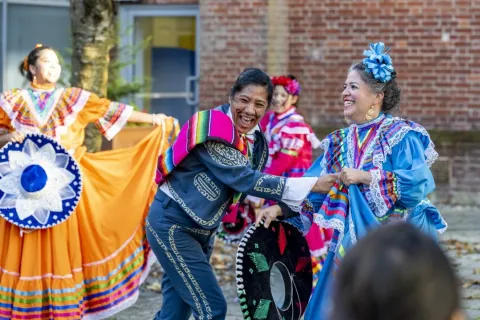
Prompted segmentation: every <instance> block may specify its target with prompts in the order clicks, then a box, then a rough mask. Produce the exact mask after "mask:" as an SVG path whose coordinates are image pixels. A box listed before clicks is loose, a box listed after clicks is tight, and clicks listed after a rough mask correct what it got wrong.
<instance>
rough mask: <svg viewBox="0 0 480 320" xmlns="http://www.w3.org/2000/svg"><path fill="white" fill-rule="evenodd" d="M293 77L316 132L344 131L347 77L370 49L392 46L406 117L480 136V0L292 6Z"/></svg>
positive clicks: (303, 0)
mask: <svg viewBox="0 0 480 320" xmlns="http://www.w3.org/2000/svg"><path fill="white" fill-rule="evenodd" d="M289 1H290V4H289V7H290V13H289V21H290V41H289V44H290V60H289V71H290V72H292V73H294V74H296V75H298V77H299V78H300V79H301V80H302V84H303V87H304V91H303V94H302V96H301V99H302V106H304V107H305V108H306V109H307V110H308V113H309V114H310V115H311V117H310V118H311V119H312V121H313V122H314V125H320V126H324V125H332V124H333V125H341V122H342V117H341V103H340V99H339V96H340V93H341V91H342V86H343V81H344V79H345V70H346V69H347V68H348V67H349V66H350V64H351V63H352V62H354V61H359V60H360V59H361V58H362V52H363V50H364V49H366V46H367V44H368V43H369V42H376V41H383V42H385V43H386V44H387V45H389V46H391V56H392V59H393V63H394V66H395V68H396V70H397V71H398V83H399V85H400V87H401V88H402V103H401V112H400V114H401V115H402V116H405V117H408V118H411V119H413V120H416V121H419V122H420V123H422V124H423V125H425V126H426V127H427V128H435V129H443V130H472V129H473V130H479V129H480V121H479V120H480V100H479V99H478V96H479V94H480V89H479V88H480V76H479V75H478V71H479V70H480V1H460V0H459V1H455V0H449V1H446V0H383V1H373V0H289Z"/></svg>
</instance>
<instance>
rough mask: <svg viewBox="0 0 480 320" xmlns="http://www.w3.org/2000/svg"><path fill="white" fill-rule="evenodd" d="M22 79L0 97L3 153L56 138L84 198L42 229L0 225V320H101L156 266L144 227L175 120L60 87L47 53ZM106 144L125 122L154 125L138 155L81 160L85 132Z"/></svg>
mask: <svg viewBox="0 0 480 320" xmlns="http://www.w3.org/2000/svg"><path fill="white" fill-rule="evenodd" d="M21 70H22V74H24V75H26V77H27V79H28V80H30V81H31V87H30V88H28V89H26V90H24V89H13V90H10V91H7V92H4V93H3V94H1V95H0V146H3V145H5V144H6V143H7V142H10V141H18V142H20V141H22V140H23V138H24V136H25V134H27V133H41V134H44V135H47V136H49V137H52V138H54V139H55V140H56V141H57V142H59V143H60V144H61V145H62V146H63V147H65V149H67V150H68V152H69V153H70V154H71V155H72V156H73V158H74V159H75V160H76V161H77V163H78V164H79V167H80V171H81V173H82V181H83V190H82V194H81V197H80V200H79V202H78V205H77V207H76V209H75V211H74V212H73V214H72V215H71V216H70V217H69V218H68V219H67V220H66V221H65V222H63V223H60V224H57V225H55V226H53V227H51V228H47V229H41V230H32V229H30V230H22V229H20V228H19V227H17V226H16V225H13V224H11V223H10V222H8V221H7V220H4V219H2V218H0V237H1V239H2V240H1V243H0V319H52V318H54V319H103V318H106V317H109V316H111V315H113V314H114V313H117V312H118V311H120V310H123V309H125V308H127V307H128V306H130V305H132V304H133V303H134V302H135V301H136V299H137V298H138V294H139V285H140V283H141V282H142V280H143V279H144V278H145V276H146V273H147V272H148V267H149V263H150V262H151V261H153V260H152V259H153V255H150V248H149V246H148V244H147V242H146V238H145V231H144V221H145V217H146V214H147V213H148V209H149V205H150V202H151V200H152V199H153V196H154V194H155V191H156V185H155V183H154V175H155V169H156V165H157V157H158V155H159V154H160V153H162V152H163V151H164V150H165V149H166V148H167V147H168V138H169V135H170V134H176V132H178V124H177V122H176V120H175V119H173V118H167V117H165V116H164V115H162V114H154V115H151V114H144V113H141V112H136V111H133V108H132V107H131V106H128V105H125V104H122V103H117V102H112V101H110V100H108V99H102V98H99V97H98V96H96V95H95V94H93V93H90V92H88V91H85V90H82V89H79V88H66V89H65V88H59V87H57V86H56V82H57V80H58V79H59V76H60V72H61V68H60V65H59V61H58V57H57V55H56V53H55V51H53V50H52V49H51V48H48V47H41V46H37V48H35V49H34V50H32V52H30V54H29V55H28V56H27V57H26V58H25V60H24V62H23V64H22V66H21ZM92 122H93V123H95V124H96V126H97V127H98V128H99V130H100V131H101V132H102V134H103V135H104V136H105V137H106V138H108V139H111V138H113V137H114V136H115V134H117V133H118V132H119V131H120V130H121V129H122V127H123V126H124V125H125V124H126V123H127V122H139V123H152V124H153V125H159V124H161V125H160V126H158V127H157V128H156V129H155V130H154V131H153V132H152V133H151V134H150V135H149V136H148V137H146V138H145V139H144V140H142V141H141V142H140V143H139V144H138V145H137V146H135V147H133V148H128V149H120V150H113V151H107V152H99V153H95V154H92V153H87V152H86V148H85V147H84V146H82V143H83V141H84V137H85V133H84V129H85V127H86V126H87V124H88V123H92Z"/></svg>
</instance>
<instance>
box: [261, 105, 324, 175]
mask: <svg viewBox="0 0 480 320" xmlns="http://www.w3.org/2000/svg"><path fill="white" fill-rule="evenodd" d="M260 126H261V128H262V131H263V132H264V133H265V137H266V138H267V141H268V149H269V159H268V162H267V168H266V170H265V172H266V173H269V174H273V175H281V176H284V177H301V176H303V175H304V174H305V172H306V171H307V169H308V168H309V167H310V165H311V164H312V149H315V148H317V147H319V145H320V141H319V140H318V139H317V138H316V136H315V133H314V132H313V130H312V129H311V128H310V126H309V125H308V124H306V123H305V121H304V119H303V117H302V116H301V115H300V114H298V113H297V112H296V108H295V107H291V108H290V109H288V110H287V111H285V112H284V113H282V114H276V113H275V112H273V111H271V112H268V113H267V114H266V115H265V116H264V117H263V119H262V120H261V122H260Z"/></svg>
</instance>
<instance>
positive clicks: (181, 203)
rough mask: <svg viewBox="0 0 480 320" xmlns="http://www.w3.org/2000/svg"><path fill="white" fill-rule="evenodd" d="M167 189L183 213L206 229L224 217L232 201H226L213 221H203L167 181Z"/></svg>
mask: <svg viewBox="0 0 480 320" xmlns="http://www.w3.org/2000/svg"><path fill="white" fill-rule="evenodd" d="M166 182H167V187H168V191H170V193H171V195H172V196H173V198H174V200H175V201H176V202H177V203H178V205H179V206H180V207H182V209H183V211H185V212H186V213H187V214H188V215H189V216H190V218H192V219H193V220H194V221H195V222H196V223H198V224H199V225H201V226H204V227H211V226H213V225H215V224H216V222H217V221H218V219H220V217H221V216H222V214H223V212H224V211H225V208H227V205H228V204H229V203H230V201H231V199H230V198H228V199H227V201H225V202H224V203H223V204H222V205H221V206H220V208H219V209H218V211H217V213H215V215H214V216H213V218H212V220H208V221H207V220H203V219H202V218H200V217H199V216H197V215H196V214H195V212H193V211H192V209H190V208H189V207H188V206H187V204H186V203H185V201H183V199H182V198H180V197H179V196H178V194H177V193H176V192H175V190H174V189H173V188H172V185H171V184H170V182H169V181H168V180H167V181H166Z"/></svg>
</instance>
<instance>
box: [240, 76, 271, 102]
mask: <svg viewBox="0 0 480 320" xmlns="http://www.w3.org/2000/svg"><path fill="white" fill-rule="evenodd" d="M249 85H255V86H260V87H264V88H265V90H266V91H267V102H268V105H270V103H271V102H272V96H273V84H272V80H271V79H270V77H269V76H268V74H266V73H265V72H263V71H262V70H260V69H257V68H247V69H245V70H243V72H242V73H240V75H239V76H238V78H237V80H236V81H235V84H234V85H233V87H232V89H231V90H230V97H232V98H233V97H234V96H235V94H237V92H240V91H242V90H243V89H244V88H246V87H248V86H249Z"/></svg>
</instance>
